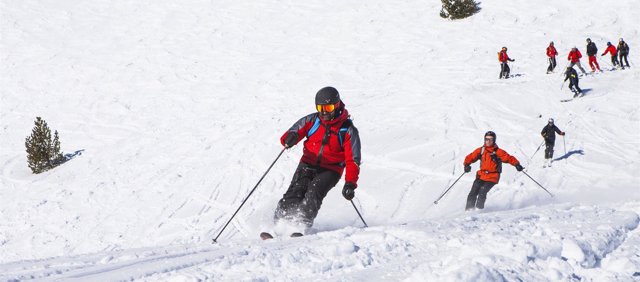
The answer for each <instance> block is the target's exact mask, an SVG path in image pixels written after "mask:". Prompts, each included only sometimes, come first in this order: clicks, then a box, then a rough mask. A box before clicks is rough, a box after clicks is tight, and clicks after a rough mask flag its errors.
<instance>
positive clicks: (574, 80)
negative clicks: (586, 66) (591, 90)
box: [569, 78, 582, 93]
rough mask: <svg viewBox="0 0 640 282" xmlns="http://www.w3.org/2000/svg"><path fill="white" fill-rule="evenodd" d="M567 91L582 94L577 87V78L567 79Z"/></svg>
mask: <svg viewBox="0 0 640 282" xmlns="http://www.w3.org/2000/svg"><path fill="white" fill-rule="evenodd" d="M574 87H575V88H576V89H575V90H574V89H573V88H574ZM569 89H571V91H573V92H575V91H578V92H577V93H582V89H580V87H579V86H578V79H577V78H569Z"/></svg>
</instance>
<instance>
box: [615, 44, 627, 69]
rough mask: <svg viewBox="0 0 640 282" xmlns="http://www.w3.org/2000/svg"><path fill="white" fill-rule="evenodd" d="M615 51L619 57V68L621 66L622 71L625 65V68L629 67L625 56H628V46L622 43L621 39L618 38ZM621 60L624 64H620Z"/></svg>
mask: <svg viewBox="0 0 640 282" xmlns="http://www.w3.org/2000/svg"><path fill="white" fill-rule="evenodd" d="M617 51H618V54H619V55H620V66H622V69H624V65H625V63H626V65H627V67H629V60H628V59H627V56H629V45H628V44H627V42H624V40H623V39H622V38H620V42H619V43H618V48H617ZM623 59H624V63H623V62H622V60H623Z"/></svg>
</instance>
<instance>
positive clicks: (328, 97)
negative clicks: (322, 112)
mask: <svg viewBox="0 0 640 282" xmlns="http://www.w3.org/2000/svg"><path fill="white" fill-rule="evenodd" d="M338 102H340V93H338V90H336V89H335V88H333V87H331V86H327V87H325V88H322V89H320V91H318V93H316V105H328V104H335V103H338Z"/></svg>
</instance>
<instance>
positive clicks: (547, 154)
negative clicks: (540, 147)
mask: <svg viewBox="0 0 640 282" xmlns="http://www.w3.org/2000/svg"><path fill="white" fill-rule="evenodd" d="M555 143H556V141H555V140H553V141H551V140H545V141H544V145H545V146H547V148H546V149H545V150H544V158H545V159H552V158H553V146H555Z"/></svg>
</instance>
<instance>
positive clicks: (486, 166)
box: [464, 131, 524, 210]
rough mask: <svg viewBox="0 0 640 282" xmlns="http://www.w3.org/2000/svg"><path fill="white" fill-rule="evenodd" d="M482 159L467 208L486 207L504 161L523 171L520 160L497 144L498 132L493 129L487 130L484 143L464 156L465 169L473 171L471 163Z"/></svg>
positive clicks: (468, 197)
mask: <svg viewBox="0 0 640 282" xmlns="http://www.w3.org/2000/svg"><path fill="white" fill-rule="evenodd" d="M477 160H480V169H479V170H478V172H477V173H476V180H475V181H474V182H473V185H472V186H471V191H469V196H467V206H466V210H470V209H473V208H474V207H476V208H478V209H483V208H484V202H485V200H486V199H487V193H489V190H491V188H492V187H493V186H494V185H496V184H498V181H499V180H500V173H502V163H503V162H506V163H510V164H511V165H513V166H515V167H516V170H518V171H522V170H523V169H524V168H523V167H522V166H521V165H520V162H519V161H518V160H517V159H516V158H515V157H513V156H511V155H509V154H508V153H507V152H506V151H504V150H502V149H500V148H498V145H496V134H495V133H494V132H493V131H487V133H485V134H484V145H483V146H482V147H480V148H478V149H475V150H474V151H473V152H472V153H471V154H469V155H467V157H465V158H464V171H465V172H470V171H471V164H472V163H474V162H476V161H477Z"/></svg>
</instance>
